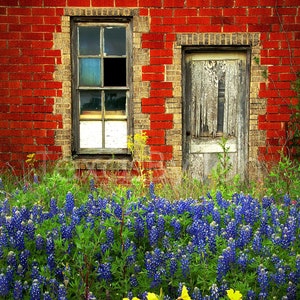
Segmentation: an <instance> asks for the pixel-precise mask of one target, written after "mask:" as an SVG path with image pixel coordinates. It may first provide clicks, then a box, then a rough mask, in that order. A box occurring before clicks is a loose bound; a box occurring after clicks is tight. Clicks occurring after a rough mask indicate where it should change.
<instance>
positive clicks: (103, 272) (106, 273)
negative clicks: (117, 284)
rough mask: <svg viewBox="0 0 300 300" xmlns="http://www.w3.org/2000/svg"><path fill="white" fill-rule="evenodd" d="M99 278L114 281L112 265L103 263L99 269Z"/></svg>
mask: <svg viewBox="0 0 300 300" xmlns="http://www.w3.org/2000/svg"><path fill="white" fill-rule="evenodd" d="M97 275H98V278H99V279H100V280H101V279H102V280H105V281H106V282H109V281H111V280H112V273H111V264H110V263H108V262H107V263H103V264H100V265H99V267H98V269H97Z"/></svg>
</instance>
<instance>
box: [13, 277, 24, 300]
mask: <svg viewBox="0 0 300 300" xmlns="http://www.w3.org/2000/svg"><path fill="white" fill-rule="evenodd" d="M13 299H14V300H21V299H23V284H22V282H21V281H20V280H16V281H15V283H14V289H13Z"/></svg>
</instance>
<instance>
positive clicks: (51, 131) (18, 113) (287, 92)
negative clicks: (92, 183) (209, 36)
mask: <svg viewBox="0 0 300 300" xmlns="http://www.w3.org/2000/svg"><path fill="white" fill-rule="evenodd" d="M66 7H81V8H87V7H90V8H92V7H123V8H124V7H130V8H139V10H138V11H139V14H140V15H141V16H147V17H149V20H150V22H151V23H150V32H149V33H145V34H143V35H142V47H143V48H145V49H150V64H149V65H145V66H143V67H142V80H143V81H145V82H150V91H149V97H148V98H143V99H142V100H141V105H142V113H144V114H148V115H149V118H150V128H149V130H148V131H147V133H148V135H149V145H150V149H151V151H153V153H154V154H153V159H154V160H155V155H156V154H155V153H157V151H160V152H163V153H165V154H166V155H165V159H166V160H171V159H172V146H170V145H168V144H167V143H166V139H165V132H166V131H168V130H169V129H171V128H172V127H173V116H172V115H171V114H168V113H167V112H166V110H165V100H166V99H167V98H169V97H172V95H173V91H174V88H175V87H174V86H173V84H172V83H171V82H165V74H164V72H165V66H167V65H169V64H171V63H172V61H173V45H174V41H175V35H176V33H194V32H209V33H211V32H216V33H221V32H222V33H223V32H224V33H229V32H259V33H261V49H262V50H261V54H260V56H261V57H260V64H261V65H263V66H265V67H266V76H267V80H266V81H265V82H264V83H262V84H261V86H260V90H259V92H258V96H259V97H261V98H265V99H266V103H267V105H266V113H265V114H262V115H260V116H259V117H258V128H259V129H260V130H262V131H265V132H266V141H265V146H263V147H260V148H259V153H258V156H259V158H260V159H262V160H266V161H269V160H273V159H276V157H278V154H277V151H278V150H280V149H281V147H282V145H284V143H285V142H286V124H287V122H288V120H289V116H290V110H289V103H290V100H291V98H292V97H294V96H295V94H294V92H293V91H292V90H291V82H292V81H294V80H295V79H296V72H297V71H299V70H300V14H299V12H300V6H299V0H253V1H249V0H185V1H184V0H0V64H1V68H0V164H1V166H3V165H5V164H6V163H7V162H8V163H10V164H11V165H16V166H20V163H21V162H24V160H25V159H26V155H27V154H28V153H33V152H34V153H37V154H39V153H40V158H39V157H38V158H39V159H43V157H42V156H43V153H47V159H53V160H54V159H56V158H58V157H59V156H60V155H61V153H62V151H61V148H60V147H59V146H57V144H56V140H55V133H56V130H57V129H59V128H62V126H63V118H62V116H61V115H59V114H56V113H55V111H54V106H53V104H54V101H55V99H56V97H61V94H62V83H61V82H59V81H56V80H55V79H54V71H55V69H56V66H57V65H59V64H61V62H62V60H61V51H60V50H57V49H54V47H53V35H54V34H55V33H57V32H60V31H61V17H62V16H63V15H64V8H66ZM252 63H253V62H252Z"/></svg>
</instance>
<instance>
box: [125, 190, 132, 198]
mask: <svg viewBox="0 0 300 300" xmlns="http://www.w3.org/2000/svg"><path fill="white" fill-rule="evenodd" d="M132 194H133V193H132V190H127V191H126V199H127V200H129V199H131V197H132Z"/></svg>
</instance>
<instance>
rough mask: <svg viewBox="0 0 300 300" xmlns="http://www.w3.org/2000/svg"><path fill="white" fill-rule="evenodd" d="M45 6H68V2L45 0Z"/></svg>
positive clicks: (64, 0) (63, 0)
mask: <svg viewBox="0 0 300 300" xmlns="http://www.w3.org/2000/svg"><path fill="white" fill-rule="evenodd" d="M44 6H55V7H57V6H66V0H44Z"/></svg>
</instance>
